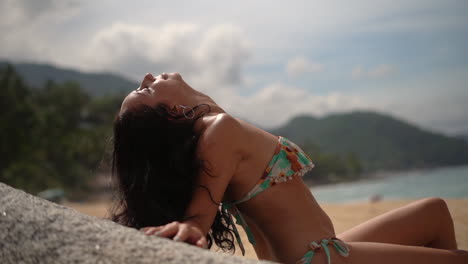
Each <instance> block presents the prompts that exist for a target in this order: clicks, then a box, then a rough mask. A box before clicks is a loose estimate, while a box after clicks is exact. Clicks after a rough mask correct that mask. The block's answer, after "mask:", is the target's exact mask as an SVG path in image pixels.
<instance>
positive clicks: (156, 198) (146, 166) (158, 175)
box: [111, 104, 235, 252]
mask: <svg viewBox="0 0 468 264" xmlns="http://www.w3.org/2000/svg"><path fill="white" fill-rule="evenodd" d="M203 109H205V111H204V110H203ZM207 112H209V106H207V105H198V106H196V107H194V108H193V109H191V110H190V113H188V114H187V113H186V112H184V113H182V114H181V113H177V111H175V108H174V109H172V110H171V109H170V108H169V107H168V106H167V105H165V104H158V105H156V106H155V107H149V106H144V105H142V106H139V107H138V108H135V109H131V110H127V111H125V112H124V113H122V114H120V115H117V117H116V118H115V121H114V137H113V145H114V148H113V154H112V178H113V185H114V190H115V195H114V205H113V207H112V208H111V219H112V220H113V221H115V222H118V223H120V224H122V225H125V226H129V227H134V228H138V229H139V228H142V227H146V226H160V225H165V224H168V223H170V222H172V221H184V220H187V218H191V217H195V216H188V217H185V212H186V209H187V207H188V205H189V203H190V201H191V199H192V195H193V192H194V189H195V188H198V187H202V188H206V189H207V191H208V192H209V189H208V188H207V187H206V186H200V185H197V183H196V179H197V175H198V174H199V173H200V172H201V171H202V170H204V171H205V172H207V173H208V172H209V171H208V169H207V168H206V166H205V164H204V161H203V160H201V159H200V158H199V157H197V143H198V139H199V135H197V134H196V133H195V131H194V125H195V122H196V120H197V119H199V118H200V117H202V116H203V115H204V114H206V113H207ZM208 174H209V173H208ZM209 175H210V176H212V177H216V175H211V174H209ZM210 197H211V195H210ZM219 202H220V201H218V202H216V201H213V203H215V204H217V205H219V204H218V203H219ZM184 217H185V218H184ZM229 219H230V218H229V215H228V213H226V212H225V211H223V210H221V208H219V207H218V212H217V214H216V217H215V220H214V222H213V224H212V226H211V230H210V231H209V233H208V234H207V240H208V247H209V248H211V246H212V244H213V240H214V242H215V243H216V245H217V246H218V247H219V248H221V249H222V250H223V251H231V252H234V251H235V246H234V233H233V227H232V224H233V223H232V221H229Z"/></svg>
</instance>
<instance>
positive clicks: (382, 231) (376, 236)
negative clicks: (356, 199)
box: [338, 198, 456, 249]
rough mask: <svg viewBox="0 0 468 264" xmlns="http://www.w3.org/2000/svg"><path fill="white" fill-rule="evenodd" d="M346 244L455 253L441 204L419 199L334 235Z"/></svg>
mask: <svg viewBox="0 0 468 264" xmlns="http://www.w3.org/2000/svg"><path fill="white" fill-rule="evenodd" d="M338 238H340V239H342V240H344V241H346V242H378V243H390V244H399V245H408V246H429V245H430V243H431V242H434V241H436V240H440V241H442V243H443V244H441V245H434V246H435V247H440V248H445V249H456V242H455V233H454V229H453V222H452V219H451V217H450V213H449V211H448V209H447V206H446V204H445V202H444V201H443V200H442V199H439V198H429V199H423V200H419V201H416V202H413V203H411V204H408V205H406V206H404V207H401V208H398V209H395V210H392V211H390V212H387V213H385V214H382V215H380V216H377V217H375V218H373V219H371V220H369V221H367V222H364V223H362V224H360V225H358V226H356V227H353V228H351V229H350V230H348V231H345V232H343V233H341V234H339V235H338Z"/></svg>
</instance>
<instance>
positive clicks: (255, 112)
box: [225, 83, 364, 127]
mask: <svg viewBox="0 0 468 264" xmlns="http://www.w3.org/2000/svg"><path fill="white" fill-rule="evenodd" d="M225 103H227V104H228V106H227V107H226V110H227V111H229V112H231V113H233V114H234V115H237V116H240V117H244V118H246V119H248V120H251V121H253V122H254V123H256V124H259V125H261V126H263V127H277V126H279V125H282V124H284V123H285V122H286V121H287V120H289V119H290V118H292V117H294V116H297V115H299V114H311V115H315V116H322V115H324V114H327V113H330V112H344V111H349V110H352V109H361V108H363V107H362V106H363V105H364V102H362V100H361V99H360V98H358V97H355V96H350V95H345V94H342V93H339V92H333V93H329V94H327V95H314V94H311V93H310V92H309V91H307V90H304V89H301V88H299V87H295V86H290V85H284V84H281V83H276V84H270V85H267V86H265V87H263V88H262V89H260V90H259V91H258V92H257V93H255V94H254V95H252V96H249V97H240V96H235V97H231V100H230V102H225Z"/></svg>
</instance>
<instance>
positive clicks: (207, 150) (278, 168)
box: [113, 73, 468, 264]
mask: <svg viewBox="0 0 468 264" xmlns="http://www.w3.org/2000/svg"><path fill="white" fill-rule="evenodd" d="M312 167H313V163H312V161H311V160H310V159H309V157H307V155H305V154H304V153H303V152H302V151H301V150H300V148H299V147H297V146H296V145H295V144H294V143H292V142H291V141H289V140H287V139H285V138H282V137H277V136H274V135H272V134H270V133H268V132H266V131H263V130H261V129H259V128H257V127H254V126H252V125H250V124H248V123H246V122H244V121H242V120H239V119H237V118H234V117H232V116H230V115H228V114H227V113H226V112H225V111H224V110H223V109H222V108H221V107H219V106H218V105H217V104H216V103H215V102H214V101H213V100H212V99H211V98H210V97H208V96H207V95H205V94H203V93H200V92H198V91H196V90H194V89H193V88H191V87H190V86H189V85H188V84H187V83H185V81H184V80H183V79H182V77H181V76H180V75H179V74H178V73H172V74H166V73H163V74H161V75H159V76H157V77H154V76H153V75H151V74H146V76H145V77H144V79H143V81H142V82H141V85H140V87H139V88H138V89H136V90H135V91H133V92H131V93H130V94H129V95H128V96H127V97H126V98H125V100H124V101H123V103H122V107H121V111H120V113H119V115H118V116H117V118H116V120H115V123H114V153H113V174H114V177H115V179H116V181H117V185H118V190H119V193H120V200H119V201H118V203H117V207H115V208H114V211H113V212H114V214H113V219H114V221H117V222H119V223H121V224H124V225H127V226H130V227H135V228H143V231H145V233H146V234H147V235H158V236H161V237H168V238H172V239H174V240H176V241H183V242H186V243H190V244H193V245H196V246H199V247H202V248H207V247H211V245H212V243H213V242H214V243H216V244H217V246H218V247H220V248H222V249H224V250H228V251H230V250H233V249H234V240H235V238H237V240H238V242H240V239H239V238H238V235H237V230H236V228H235V225H234V224H233V223H232V216H233V215H234V216H235V217H236V218H237V221H238V223H240V224H241V225H243V226H244V227H245V228H246V232H247V234H248V236H249V240H250V241H251V242H252V243H253V244H254V248H255V252H256V253H257V256H258V258H259V259H266V260H272V261H278V262H283V263H296V262H299V263H320V264H321V263H330V260H332V261H333V263H361V264H365V263H382V264H384V263H391V264H394V263H426V264H428V263H465V264H466V263H468V256H467V254H466V252H464V251H458V250H457V245H456V241H455V234H454V228H453V222H452V219H451V216H450V213H449V211H448V209H447V206H446V204H445V203H444V201H443V200H441V199H436V198H433V199H425V200H422V201H418V202H415V203H413V204H410V205H408V206H406V207H403V208H401V209H398V210H395V211H392V212H389V213H387V214H384V215H382V216H379V217H377V218H375V219H373V220H371V221H368V222H366V223H364V224H361V225H359V226H357V227H355V228H353V229H351V230H349V231H347V232H344V233H342V234H339V235H336V234H335V232H334V229H333V225H332V222H331V221H330V218H329V217H328V216H327V214H326V213H325V212H324V211H323V210H322V209H321V208H320V206H319V205H318V204H317V202H316V200H315V199H314V197H313V195H312V194H311V192H310V190H309V188H308V187H307V186H306V185H305V184H304V183H303V181H302V180H301V176H302V175H303V174H304V173H306V172H308V171H309V170H310V169H311V168H312ZM239 246H241V250H243V248H242V242H240V243H239Z"/></svg>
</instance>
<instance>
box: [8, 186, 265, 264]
mask: <svg viewBox="0 0 468 264" xmlns="http://www.w3.org/2000/svg"><path fill="white" fill-rule="evenodd" d="M0 262H1V263H198V264H204V263H246V264H247V263H258V262H257V261H254V260H249V259H246V258H241V257H236V256H230V255H226V254H219V253H215V252H210V251H208V250H203V249H200V248H197V247H194V246H190V245H188V244H185V243H180V242H174V241H172V240H169V239H165V238H158V237H154V236H151V237H148V236H145V235H144V234H142V233H140V232H138V231H137V230H135V229H131V228H127V227H123V226H120V225H118V224H115V223H113V222H111V221H108V220H103V219H99V218H96V217H91V216H87V215H83V214H80V213H78V212H76V211H75V210H73V209H69V208H67V207H64V206H60V205H57V204H54V203H51V202H48V201H45V200H42V199H40V198H37V197H35V196H32V195H29V194H26V193H25V192H22V191H19V190H16V189H14V188H12V187H9V186H7V185H5V184H3V183H0ZM262 263H269V262H262Z"/></svg>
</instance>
